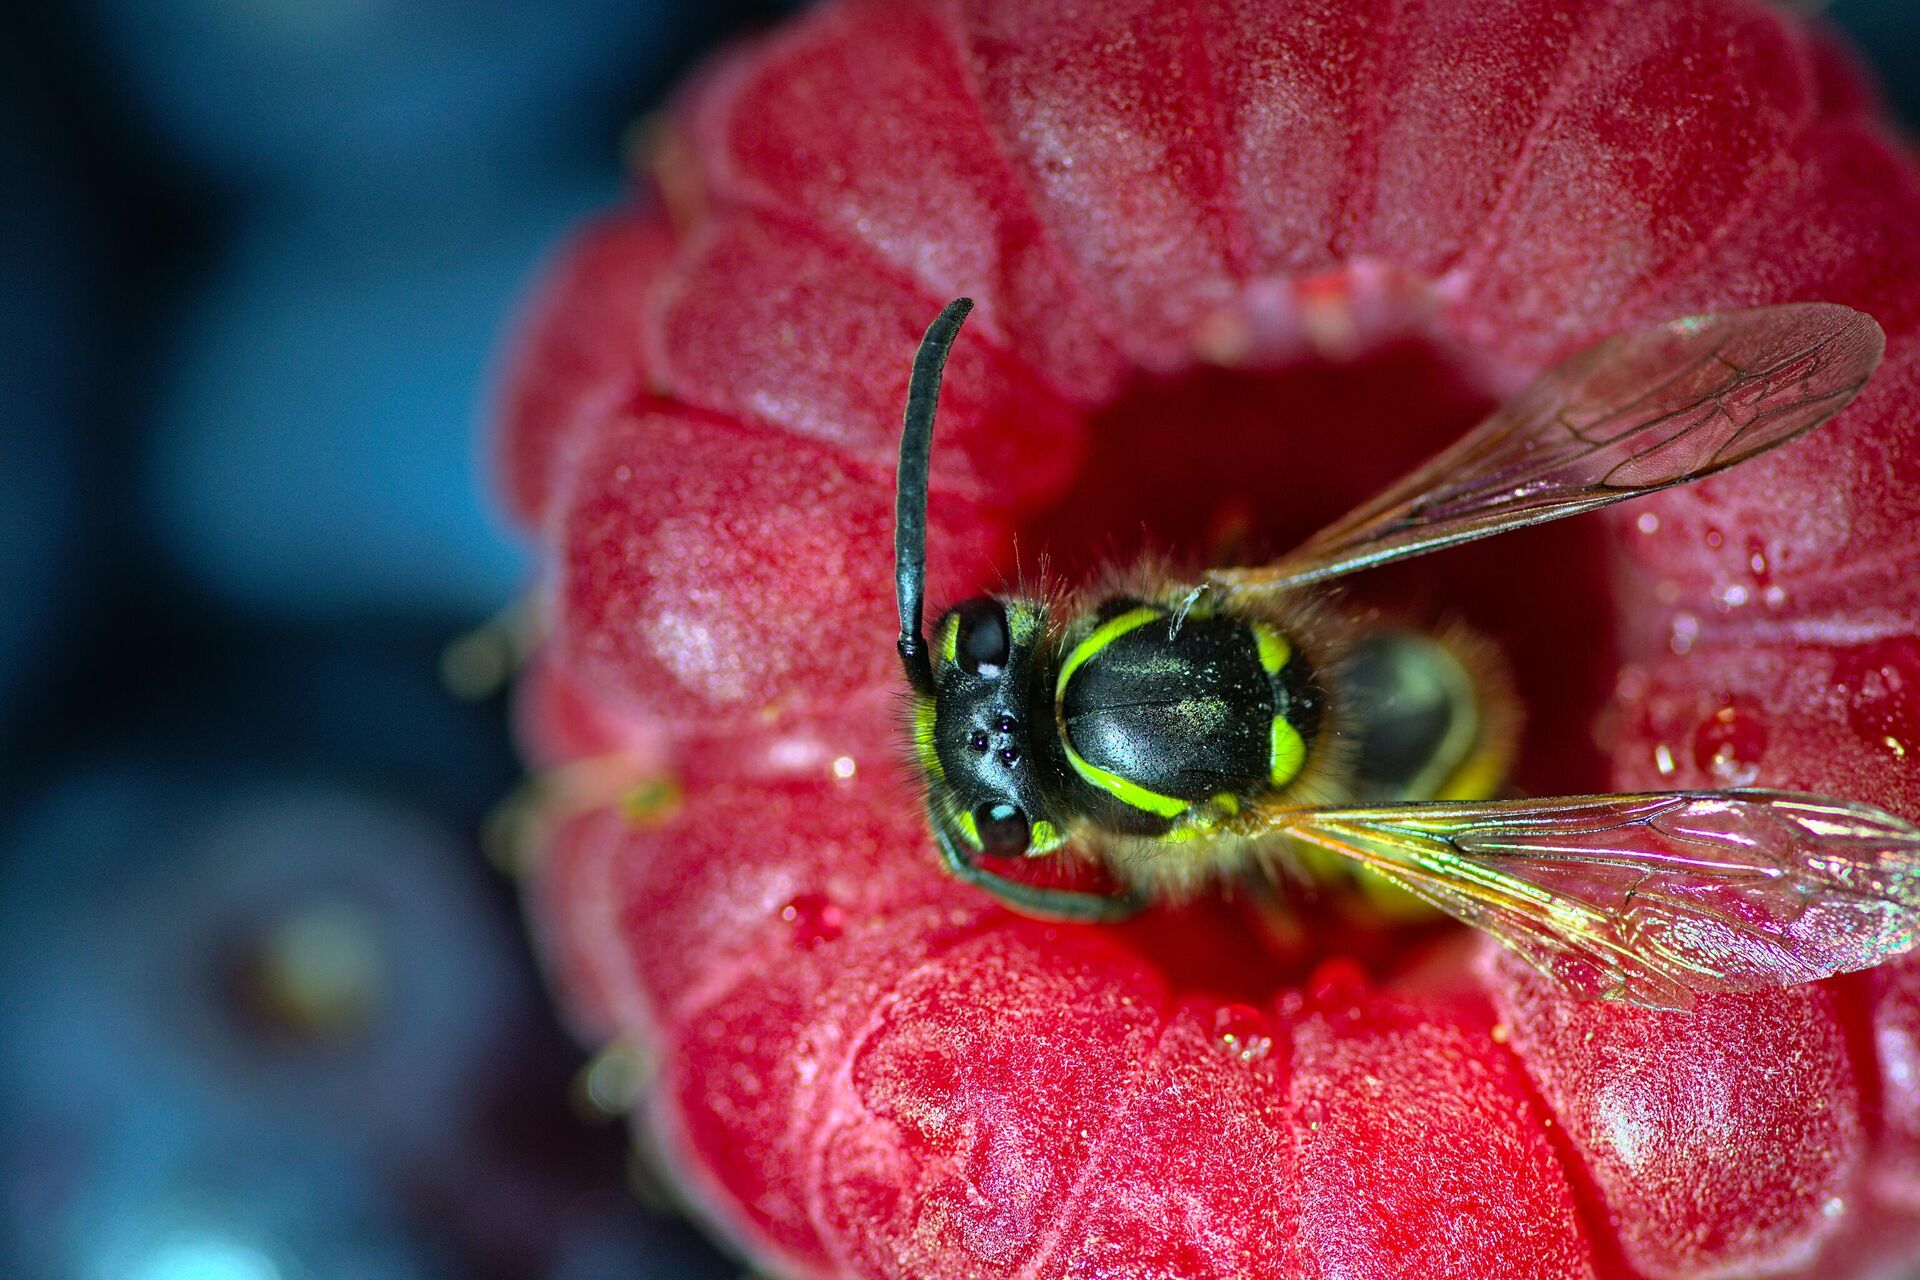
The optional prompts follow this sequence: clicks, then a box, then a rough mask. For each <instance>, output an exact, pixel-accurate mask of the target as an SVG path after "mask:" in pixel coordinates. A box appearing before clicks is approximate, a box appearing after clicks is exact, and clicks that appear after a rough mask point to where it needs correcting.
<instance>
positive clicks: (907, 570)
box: [893, 298, 1061, 865]
mask: <svg viewBox="0 0 1920 1280" xmlns="http://www.w3.org/2000/svg"><path fill="white" fill-rule="evenodd" d="M972 309H973V304H972V303H971V302H970V301H968V300H967V299H965V298H960V299H957V300H955V301H954V302H951V303H949V304H948V305H947V307H946V309H945V310H943V311H942V312H941V313H940V316H939V318H938V319H936V320H935V321H934V322H933V324H932V326H930V327H929V328H928V329H927V334H926V337H925V339H923V340H922V342H921V344H920V350H919V353H918V354H917V355H916V356H915V357H914V362H913V379H912V382H911V383H910V384H909V385H908V388H907V414H906V423H905V426H904V428H903V430H902V431H901V435H900V476H899V487H898V490H897V491H896V495H895V499H894V534H893V556H894V582H895V589H896V593H897V596H898V600H899V604H900V642H899V649H900V661H901V664H902V665H903V666H904V667H905V670H906V675H907V683H908V685H909V686H910V687H911V689H912V693H913V705H914V743H915V748H916V754H917V755H918V758H919V763H920V766H921V770H922V772H924V773H925V775H926V779H927V787H928V806H927V807H928V812H929V814H930V815H931V817H932V819H933V826H934V834H935V836H936V838H938V840H939V841H940V843H941V845H942V848H943V851H944V852H945V853H946V855H947V858H948V861H949V862H952V863H964V864H967V865H971V863H972V861H973V859H974V857H975V856H977V855H979V854H990V855H994V856H999V857H1018V856H1021V855H1023V854H1038V853H1045V852H1048V851H1050V850H1052V849H1053V848H1055V847H1057V846H1058V845H1059V844H1060V843H1061V836H1060V825H1059V823H1058V822H1056V821H1054V820H1052V819H1050V818H1048V817H1046V816H1042V815H1043V814H1045V813H1046V812H1047V808H1046V806H1045V804H1044V801H1043V797H1042V794H1041V787H1040V779H1039V775H1038V772H1037V766H1038V765H1039V763H1040V762H1039V761H1038V760H1037V759H1036V758H1035V751H1034V745H1035V742H1036V740H1037V739H1036V736H1035V735H1036V728H1038V729H1039V730H1040V731H1044V728H1045V726H1046V724H1047V723H1048V722H1046V721H1036V714H1041V715H1047V716H1050V715H1051V713H1052V712H1051V709H1052V703H1051V702H1050V701H1047V702H1042V701H1041V700H1040V699H1039V698H1038V697H1037V696H1036V693H1037V691H1038V690H1039V687H1040V680H1041V677H1042V676H1043V674H1044V673H1042V672H1040V671H1039V670H1038V666H1037V664H1038V662H1039V657H1038V655H1039V646H1040V644H1041V641H1042V639H1043V637H1044V636H1045V634H1046V618H1045V614H1044V611H1043V610H1041V609H1040V608H1039V607H1038V606H1037V605H1033V604H1030V603H1027V602H1025V601H1019V600H1014V601H1002V600H999V599H996V598H994V597H991V596H979V597H976V598H974V599H972V600H967V601H964V602H963V603H961V604H959V605H957V606H955V607H954V608H952V609H950V610H948V611H947V612H946V614H944V615H943V616H942V617H941V619H940V623H939V625H938V626H937V627H935V629H934V634H935V635H936V636H937V637H938V640H939V644H938V654H937V655H936V654H935V653H933V652H931V651H930V650H929V647H928V645H927V641H926V637H925V636H924V635H923V634H922V633H921V630H920V620H921V601H922V596H923V593H924V591H925V587H926V564H927V474H928V470H929V467H930V465H931V462H930V459H931V455H932V451H933V417H934V409H935V407H936V405H937V404H938V402H939V398H940V375H941V373H942V371H943V370H944V369H945V367H946V360H947V352H948V351H949V350H950V349H951V348H952V346H953V341H954V339H955V338H956V337H958V336H959V334H960V323H961V321H963V320H965V319H966V317H967V313H968V312H969V311H970V310H972ZM936 657H937V661H936Z"/></svg>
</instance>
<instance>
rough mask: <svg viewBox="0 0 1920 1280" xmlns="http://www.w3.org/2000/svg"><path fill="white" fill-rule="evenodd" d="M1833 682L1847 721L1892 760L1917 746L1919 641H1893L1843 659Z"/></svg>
mask: <svg viewBox="0 0 1920 1280" xmlns="http://www.w3.org/2000/svg"><path fill="white" fill-rule="evenodd" d="M1834 683H1835V685H1837V686H1838V687H1839V688H1840V689H1842V690H1844V691H1845V692H1846V694H1847V721H1848V723H1849V724H1850V725H1851V726H1852V727H1853V731H1854V732H1855V733H1856V734H1858V735H1859V736H1860V737H1861V738H1863V739H1865V740H1866V741H1867V742H1869V743H1872V744H1873V745H1874V746H1876V747H1877V748H1879V749H1880V750H1882V751H1885V752H1887V753H1888V754H1889V755H1892V756H1894V757H1895V758H1904V757H1905V756H1906V754H1907V752H1908V751H1909V750H1911V749H1912V748H1913V746H1914V744H1915V743H1920V639H1916V638H1914V637H1912V636H1893V637H1890V638H1888V639H1885V640H1876V641H1873V642H1872V643H1870V644H1863V645H1857V646H1855V647H1854V648H1852V649H1849V650H1847V651H1846V652H1845V653H1844V654H1842V655H1841V657H1840V660H1839V662H1838V663H1837V664H1836V666H1835V670H1834Z"/></svg>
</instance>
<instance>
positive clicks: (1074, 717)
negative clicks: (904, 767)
mask: <svg viewBox="0 0 1920 1280" xmlns="http://www.w3.org/2000/svg"><path fill="white" fill-rule="evenodd" d="M971 307H972V303H971V302H970V301H969V300H967V299H964V298H962V299H959V300H956V301H955V302H953V303H951V304H949V305H948V306H947V307H946V309H945V310H944V311H943V312H942V313H941V314H940V316H939V318H938V319H936V320H935V321H934V323H933V324H932V326H931V327H930V328H929V329H928V330H927V332H926V336H925V338H924V340H923V341H922V343H921V345H920V349H919V352H918V354H917V356H916V357H915V360H914V366H913V373H912V377H911V380H910V383H909V389H908V398H907V408H906V415H905V425H904V428H903V431H902V435H901V444H900V467H899V479H898V488H897V491H896V508H895V535H894V560H895V577H896V589H897V597H898V604H899V614H900V638H899V646H898V647H899V653H900V659H901V662H902V664H903V666H904V668H905V672H906V679H907V685H908V690H909V700H910V708H911V735H912V756H913V759H914V762H915V764H916V765H917V767H918V769H919V772H920V773H921V774H922V775H923V781H924V789H925V794H926V810H927V817H928V821H929V825H930V827H931V829H932V834H933V838H934V842H935V843H936V844H937V845H938V847H939V850H940V853H941V856H942V857H943V859H944V861H945V864H946V866H947V867H948V869H949V870H950V871H951V872H952V873H953V874H954V875H956V876H958V877H960V878H961V879H963V880H966V881H968V882H970V883H972V884H975V885H979V886H981V887H983V888H985V889H987V890H988V891H990V892H992V893H993V894H995V895H997V896H998V897H999V898H1001V899H1002V900H1003V901H1005V902H1006V903H1008V904H1009V905H1011V906H1013V907H1014V908H1015V909H1017V910H1020V911H1023V912H1026V913H1028V914H1032V915H1038V916H1042V917H1048V918H1054V919H1062V920H1079V921H1109V920H1116V919H1120V918H1124V917H1126V916H1129V915H1131V914H1133V913H1135V912H1137V911H1139V910H1140V909H1141V908H1142V907H1144V906H1146V905H1147V904H1149V903H1150V902H1153V901H1155V900H1160V899H1169V898H1171V899H1178V898H1181V897H1184V896H1188V895H1191V894H1193V893H1195V892H1198V891H1199V890H1200V889H1201V888H1203V887H1204V886H1206V885H1207V884H1209V883H1210V882H1214V881H1217V880H1220V879H1223V878H1231V877H1234V876H1241V875H1248V874H1255V873H1260V872H1263V871H1266V872H1271V871H1273V870H1274V869H1276V868H1280V867H1285V866H1289V865H1294V863H1293V862H1290V861H1289V860H1290V859H1297V858H1298V857H1299V856H1300V854H1301V853H1302V852H1303V851H1309V850H1315V851H1319V854H1318V855H1317V856H1321V857H1325V856H1327V855H1332V856H1334V857H1336V858H1338V859H1344V860H1350V861H1351V862H1352V863H1353V864H1357V865H1358V866H1360V867H1364V868H1368V869H1370V870H1372V871H1374V872H1377V873H1378V874H1379V875H1381V876H1383V877H1385V878H1386V879H1387V880H1388V881H1390V882H1392V883H1394V884H1396V885H1398V886H1399V887H1401V888H1403V889H1405V890H1407V891H1409V892H1411V893H1412V894H1414V895H1416V896H1417V897H1419V898H1421V899H1424V900H1425V901H1426V902H1427V903H1429V904H1431V905H1432V906H1434V907H1437V908H1439V909H1440V910H1442V911H1444V912H1447V913H1449V914H1451V915H1453V916H1455V917H1457V918H1458V919H1460V920H1463V921H1465V922H1466V923H1468V924H1470V925H1473V926H1476V927H1478V928H1480V929H1482V930H1485V931H1486V932H1487V933H1489V934H1491V935H1492V936H1493V937H1494V938H1496V939H1497V940H1498V941H1499V942H1501V943H1502V944H1504V945H1505V946H1506V947H1508V948H1509V949H1511V950H1512V951H1514V952H1516V953H1517V954H1518V955H1520V956H1521V957H1522V958H1524V959H1525V960H1527V961H1529V962H1530V963H1532V964H1533V965H1534V966H1535V967H1536V968H1538V969H1539V970H1540V971H1541V972H1542V973H1544V974H1546V975H1547V977H1548V978H1549V979H1550V980H1551V981H1552V982H1553V983H1555V984H1556V985H1557V986H1559V987H1560V988H1561V989H1563V990H1565V991H1567V992H1569V993H1571V994H1573V995H1576V996H1579V997H1584V998H1590V999H1606V1000H1618V1001H1626V1002H1630V1003H1635V1004H1640V1005H1645V1006H1650V1007H1654V1008H1663V1009H1685V1008H1689V1007H1691V1005H1692V1002H1693V999H1694V997H1695V996H1696V995H1698V994H1701V993H1706V992H1721V991H1751V990H1756V989H1760V988H1765V987H1776V986H1786V985H1790V984H1794V983H1799V982H1805V981H1811V980H1813V979H1817V978H1822V977H1826V976H1829V975H1832V974H1836V973H1844V972H1849V971H1852V970H1856V969H1862V968H1866V967H1869V966H1872V965H1875V964H1877V963H1879V962H1881V961H1883V960H1885V959H1887V958H1889V957H1891V956H1894V955H1897V954H1899V953H1901V952H1904V951H1906V950H1908V949H1910V948H1912V947H1913V946H1914V945H1915V944H1916V942H1920V828H1916V827H1915V826H1913V825H1911V824H1909V823H1908V822H1906V821H1904V820H1902V819H1900V818H1898V817H1895V816H1894V815H1892V814H1889V813H1885V812H1883V811H1881V810H1879V809H1876V808H1874V807H1872V806H1869V805H1866V804H1861V803H1856V802H1852V801H1848V800H1840V799H1833V798H1830V797H1825V796H1817V795H1809V794H1801V793H1795V792H1787V791H1774V790H1760V789H1734V790H1695V791H1673V792H1655V793H1644V794H1630V795H1582V796H1564V797H1554V798H1549V799H1531V798H1514V797H1511V796H1507V797H1501V794H1500V793H1501V789H1502V787H1503V785H1504V775H1505V772H1506V770H1507V767H1508V765H1509V764H1510V762H1511V757H1512V753H1513V750H1514V737H1515V734H1514V727H1515V716H1514V714H1513V710H1514V709H1513V705H1512V696H1511V694H1509V693H1507V692H1506V691H1505V688H1504V681H1503V678H1502V676H1501V674H1500V671H1501V669H1500V666H1499V663H1498V660H1497V658H1495V657H1494V656H1493V655H1491V654H1490V653H1489V652H1487V649H1486V646H1485V645H1484V644H1479V643H1476V642H1474V641H1472V640H1471V639H1470V638H1468V637H1465V636H1463V635H1460V634H1449V633H1446V632H1444V631H1423V630H1419V629H1415V628H1411V627H1407V626H1401V625H1395V624H1392V623H1388V622H1382V621H1379V620H1377V619H1374V618H1371V617H1369V616H1363V615H1358V614H1355V613H1353V612H1351V611H1342V609H1341V608H1339V607H1338V605H1337V603H1336V602H1335V601H1334V600H1333V599H1332V594H1331V593H1330V592H1329V591H1328V590H1327V589H1326V586H1325V584H1327V583H1329V582H1330V581H1332V580H1334V579H1338V578H1340V577H1342V576H1344V575H1347V574H1351V573H1355V572H1359V571H1361V570H1365V569H1369V568H1372V567H1375V566H1378V565H1383V564H1387V563H1390V562H1393V561H1398V560H1401V559H1404V558H1406V557H1409V556H1416V555H1423V554H1425V553H1427V552H1431V551H1438V550H1440V549H1442V548H1445V547H1450V546H1454V545H1456V544H1458V543H1463V542H1467V541H1470V540H1473V539H1477V538H1485V537H1490V536H1492V535H1494V534H1498V533H1503V532H1505V531H1507V530H1511V529H1518V528H1522V527H1525V526H1528V525H1533V524H1538V523H1541V522H1544V521H1548V520H1557V519H1560V518H1562V517H1566V516H1571V515H1575V514H1578V513H1581V512H1585V511H1590V510H1593V509H1595V508H1597V507H1602V506H1606V505H1609V504H1611V503H1615V502H1622V501H1625V500H1627V499H1630V498H1633V497H1637V496H1639V495H1642V494H1648V493H1653V492H1655V491H1657V490H1660V489H1665V488H1668V487H1670V486H1673V485H1679V484H1685V483H1687V482H1689V481H1692V480H1697V479H1699V478H1701V477H1703V476H1708V475H1712V474H1713V473H1715V472H1717V471H1721V470H1724V469H1726V468H1728V467H1732V466H1737V465H1739V464H1740V463H1742V462H1745V461H1747V460H1749V459H1751V458H1754V457H1757V456H1759V455H1760V454H1763V453H1765V452H1767V451H1769V450H1771V449H1774V448H1777V447H1779V446H1780V445H1783V444H1786V443H1787V442H1788V441H1791V440H1794V439H1796V438H1797V437H1799V436H1801V435H1803V434H1805V433H1806V432H1808V431H1811V430H1813V429H1814V428H1815V427H1817V426H1819V425H1820V424H1821V423H1823V422H1826V421H1827V420H1828V419H1830V418H1832V417H1833V416H1834V415H1835V414H1837V413H1839V412H1840V411H1841V409H1843V408H1844V407H1845V406H1846V405H1847V404H1848V403H1849V402H1850V401H1851V400H1852V399H1853V397H1854V396H1855V395H1856V394H1857V393H1858V392H1859V391H1860V389H1861V388H1862V387H1863V386H1864V385H1865V384H1866V382H1867V380H1868V378H1869V377H1870V376H1871V375H1872V373H1873V371H1874V369H1875V368H1876V366H1877V365H1878V363H1879V360H1880V357H1881V354H1882V352H1883V349H1884V346H1885V339H1884V336H1883V334H1882V333H1881V330H1880V328H1879V326H1878V325H1877V324H1876V323H1875V322H1874V321H1873V320H1872V318H1870V317H1868V316H1866V315H1864V314H1862V313H1860V312H1857V311H1853V310H1851V309H1849V308H1846V307H1842V306H1837V305H1831V304H1823V303H1807V304H1796V305H1790V306H1776V307H1765V308H1758V309H1752V310H1742V311H1731V312H1724V313H1716V314H1707V315H1699V316H1692V317H1688V318H1685V319H1680V320H1675V321H1672V322H1670V323H1666V324H1661V325H1657V326H1652V327H1648V328H1644V329H1639V330H1636V331H1629V332H1625V333H1621V334H1617V335H1615V336H1613V337H1609V338H1606V339H1604V340H1602V341H1600V342H1599V343H1597V344H1595V345H1593V346H1591V347H1589V348H1587V349H1585V350H1583V351H1581V352H1579V353H1577V354H1575V355H1574V356H1572V357H1571V358H1569V359H1568V360H1566V361H1565V362H1563V363H1561V364H1559V365H1558V366H1556V367H1554V368H1552V369H1551V370H1549V371H1548V372H1547V373H1545V374H1543V375H1542V376H1541V377H1540V378H1538V379H1537V380H1536V381H1535V382H1533V383H1532V384H1531V385H1529V386H1528V387H1527V388H1526V389H1524V390H1523V391H1521V392H1520V393H1519V394H1518V395H1517V396H1516V397H1514V398H1513V399H1512V400H1510V401H1508V402H1507V403H1506V404H1505V405H1504V406H1502V407H1501V408H1499V409H1498V410H1496V411H1495V412H1494V413H1493V414H1491V415H1490V416H1489V417H1487V418H1486V419H1485V420H1483V421H1482V422H1481V423H1480V424H1479V425H1478V426H1476V427H1474V428H1473V429H1472V430H1470V431H1469V432H1468V433H1466V434H1465V435H1464V436H1463V437H1462V438H1461V439H1460V440H1459V441H1458V442H1457V443H1455V444H1454V445H1452V446H1451V447H1449V448H1447V449H1445V450H1443V451H1442V452H1441V453H1440V454H1438V455H1437V456H1435V457H1434V458H1432V459H1431V460H1430V461H1428V462H1427V463H1426V464H1425V465H1423V466H1421V467H1419V468H1417V469H1416V470H1415V471H1413V472H1412V473H1411V474H1409V475H1408V476H1406V477H1405V478H1404V479H1402V480H1400V481H1399V482H1397V483H1395V484H1393V485H1390V486H1389V487H1388V488H1387V489H1386V490H1384V491H1383V492H1381V493H1380V494H1379V495H1378V496H1376V497H1374V498H1373V499H1371V500H1370V501H1368V502H1366V503H1365V504H1363V505H1362V506H1361V507H1359V508H1358V509H1357V510H1355V511H1353V512H1351V513H1350V514H1349V515H1347V516H1346V517H1344V518H1342V519H1341V520H1339V521H1337V522H1335V523H1334V524H1332V525H1330V526H1328V527H1327V528H1325V529H1323V530H1321V531H1320V532H1319V533H1317V534H1315V535H1314V536H1312V537H1311V538H1309V539H1307V541H1306V542H1305V543H1304V544H1302V545H1301V546H1300V547H1298V548H1297V549H1295V550H1294V551H1292V552H1290V553H1288V554H1286V555H1284V556H1282V557H1281V558H1280V559H1278V560H1276V561H1273V562H1272V563H1269V564H1266V565H1262V566H1258V567H1240V568H1218V569H1213V570H1210V571H1208V572H1205V573H1203V574H1198V575H1194V577H1193V580H1191V581H1182V580H1180V579H1179V578H1178V577H1176V576H1173V575H1170V574H1166V573H1161V572H1154V571H1152V570H1142V571H1139V572H1136V573H1134V574H1133V575H1131V576H1130V577H1127V578H1122V579H1119V580H1118V581H1117V585H1114V586H1110V587H1106V588H1100V589H1095V590H1087V591H1082V592H1080V593H1078V594H1076V595H1070V596H1060V597H1056V596H1051V595H1046V594H1031V595H1030V594H1020V593H1008V594H1000V595H983V596H978V597H975V598H973V599H968V600H964V601H962V602H961V603H959V604H957V605H955V606H953V607H952V608H951V609H949V610H947V611H946V612H945V613H944V614H942V615H941V616H940V618H939V620H938V621H937V622H936V623H935V625H934V627H933V630H932V636H931V639H929V638H928V637H927V636H926V635H925V634H924V633H923V630H922V593H923V589H924V579H925V563H926V506H927V486H928V474H929V468H930V465H931V453H932V441H933V424H934V416H935V410H936V407H937V404H938V399H939V394H940V380H941V375H942V371H943V369H944V367H945V362H946V357H947V352H948V351H949V349H950V348H951V347H952V345H953V343H954V341H955V339H956V338H957V337H958V335H959V332H960V328H961V324H962V322H963V321H964V319H965V318H966V315H967V313H968V312H969V311H970V309H971ZM1069 851H1071V852H1072V853H1074V854H1077V855H1084V856H1088V857H1092V858H1094V859H1096V860H1098V861H1099V862H1100V863H1102V864H1104V865H1105V867H1106V868H1107V870H1108V872H1109V873H1110V876H1111V879H1112V881H1113V883H1114V884H1115V885H1116V886H1118V887H1117V889H1116V890H1115V891H1114V892H1112V893H1096V892H1090V891H1086V890H1081V889H1071V888H1062V887H1054V886H1046V885H1041V884H1038V883H1034V882H1032V881H1031V880H1025V879H1020V878H1016V877H1014V876H1009V875H1006V874H1003V873H1002V871H1001V870H998V869H996V864H997V865H998V867H1000V868H1010V867H1011V865H1012V864H1013V863H1014V861H1015V860H1018V859H1036V858H1049V857H1054V856H1057V855H1061V854H1063V853H1067V852H1069Z"/></svg>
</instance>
